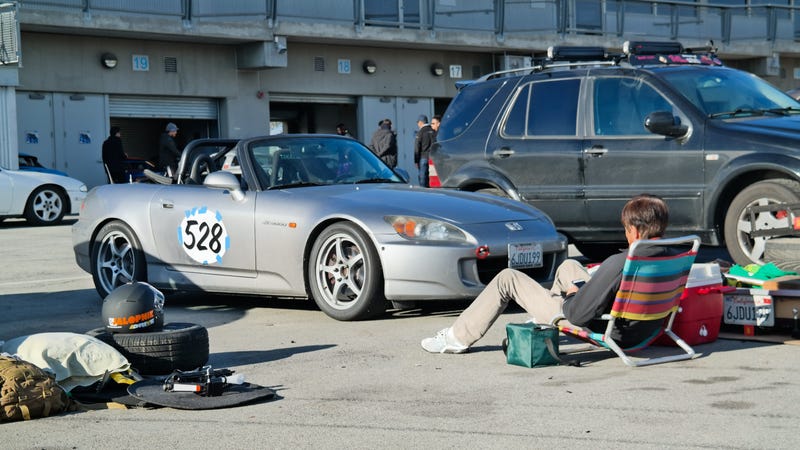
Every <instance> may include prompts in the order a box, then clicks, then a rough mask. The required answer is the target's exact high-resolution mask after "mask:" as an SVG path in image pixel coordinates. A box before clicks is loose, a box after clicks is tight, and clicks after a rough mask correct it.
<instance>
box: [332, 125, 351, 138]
mask: <svg viewBox="0 0 800 450" xmlns="http://www.w3.org/2000/svg"><path fill="white" fill-rule="evenodd" d="M336 134H338V135H339V136H351V134H350V130H348V129H347V126H346V125H345V124H343V123H340V124H337V125H336Z"/></svg>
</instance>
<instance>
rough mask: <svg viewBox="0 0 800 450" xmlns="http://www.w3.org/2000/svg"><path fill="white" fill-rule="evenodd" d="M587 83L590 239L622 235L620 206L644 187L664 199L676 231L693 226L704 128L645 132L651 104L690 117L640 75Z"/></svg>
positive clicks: (585, 152) (699, 189) (700, 181)
mask: <svg viewBox="0 0 800 450" xmlns="http://www.w3.org/2000/svg"><path fill="white" fill-rule="evenodd" d="M588 84H589V85H590V93H591V95H589V96H587V101H588V102H589V105H588V107H587V110H588V111H591V114H590V115H587V116H585V117H587V118H591V119H590V120H591V121H590V122H589V123H587V138H586V142H585V147H584V150H583V159H584V176H585V181H586V186H585V195H586V205H587V208H586V210H587V215H588V222H589V225H590V227H591V237H592V240H594V241H602V240H620V241H624V235H623V232H622V228H621V227H620V211H621V210H622V206H623V205H624V203H625V202H626V201H627V200H628V199H630V198H631V197H633V196H634V195H637V194H641V193H652V194H657V195H659V196H660V197H662V198H663V199H664V200H666V201H667V203H668V204H669V207H670V227H669V230H670V231H672V232H673V234H675V233H683V232H685V231H690V230H695V229H696V224H697V223H698V218H699V217H702V205H703V198H702V193H703V185H704V182H703V150H702V138H701V135H702V132H703V130H702V128H701V127H699V126H697V127H694V129H693V130H690V132H689V135H688V136H689V137H686V138H670V137H665V136H661V135H656V134H653V133H650V132H649V131H648V130H647V129H646V128H645V127H644V120H645V117H647V115H648V114H650V113H651V112H654V111H669V112H671V113H672V114H673V116H676V117H678V118H679V119H680V120H681V122H682V123H684V124H686V125H689V124H690V123H689V119H688V116H686V115H685V114H683V113H681V112H680V111H679V110H678V108H677V107H676V106H675V104H674V103H673V102H670V101H669V100H668V98H667V97H666V96H664V95H663V94H662V92H660V91H659V90H658V89H656V88H655V87H654V86H653V85H652V84H651V83H649V82H648V81H647V80H646V78H645V77H643V76H641V74H640V75H639V76H635V77H634V76H619V75H617V76H611V75H609V76H592V77H590V78H589V83H588ZM587 237H588V236H587ZM576 238H578V240H580V237H579V236H576Z"/></svg>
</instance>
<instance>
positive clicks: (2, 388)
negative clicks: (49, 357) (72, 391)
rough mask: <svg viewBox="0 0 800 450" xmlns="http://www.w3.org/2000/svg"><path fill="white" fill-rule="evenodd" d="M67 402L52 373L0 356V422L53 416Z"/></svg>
mask: <svg viewBox="0 0 800 450" xmlns="http://www.w3.org/2000/svg"><path fill="white" fill-rule="evenodd" d="M70 403H71V401H70V399H69V397H68V396H67V393H66V392H65V391H64V389H62V388H61V387H60V386H59V385H58V384H56V380H55V377H54V376H52V375H50V374H48V373H47V372H45V371H44V370H42V369H40V368H39V367H37V366H35V365H33V364H31V363H29V362H26V361H22V360H20V359H16V358H13V357H8V356H0V422H10V421H16V420H31V419H35V418H38V417H47V416H52V415H55V414H58V413H61V412H62V411H65V410H67V409H69V407H70Z"/></svg>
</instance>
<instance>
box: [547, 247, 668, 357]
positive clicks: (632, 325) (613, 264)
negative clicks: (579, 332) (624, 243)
mask: <svg viewBox="0 0 800 450" xmlns="http://www.w3.org/2000/svg"><path fill="white" fill-rule="evenodd" d="M673 253H674V252H673V251H669V250H665V249H664V248H663V247H651V248H648V249H645V250H644V251H643V254H644V255H646V256H658V255H663V254H673ZM627 254H628V250H627V249H625V251H623V252H621V253H617V254H616V255H612V256H609V257H608V258H607V259H606V260H605V261H603V263H602V264H601V265H600V267H598V268H597V271H596V272H595V273H594V274H593V275H592V278H590V279H589V281H587V282H586V284H584V285H583V287H581V288H580V290H578V292H577V293H576V294H574V295H568V296H567V297H566V298H565V299H564V305H563V306H562V311H563V313H564V317H565V318H566V319H567V320H568V321H569V322H570V323H572V324H573V325H576V326H579V327H587V328H589V329H590V330H592V331H594V332H597V333H604V332H605V330H606V325H607V323H608V322H606V321H596V320H594V319H595V318H597V317H600V316H601V315H603V314H606V313H608V312H610V311H611V306H612V305H613V304H614V299H615V298H616V296H617V291H618V290H619V284H620V282H621V281H622V268H623V267H624V266H625V259H626V256H627ZM660 325H661V322H660V321H647V322H641V321H637V320H617V321H616V322H615V328H616V331H615V332H612V335H611V336H612V337H613V338H614V340H616V341H617V342H619V343H620V345H621V346H622V348H626V347H631V346H634V345H636V344H640V343H642V342H643V341H644V340H645V339H647V337H649V336H651V335H652V334H653V332H654V331H655V330H656V329H657V328H658V327H659V326H660Z"/></svg>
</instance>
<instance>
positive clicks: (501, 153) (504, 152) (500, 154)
mask: <svg viewBox="0 0 800 450" xmlns="http://www.w3.org/2000/svg"><path fill="white" fill-rule="evenodd" d="M513 154H514V150H511V149H510V148H508V147H503V148H500V149H497V150H495V151H493V152H492V156H494V157H496V158H508V157H509V156H511V155H513Z"/></svg>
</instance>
